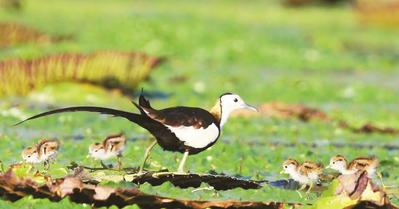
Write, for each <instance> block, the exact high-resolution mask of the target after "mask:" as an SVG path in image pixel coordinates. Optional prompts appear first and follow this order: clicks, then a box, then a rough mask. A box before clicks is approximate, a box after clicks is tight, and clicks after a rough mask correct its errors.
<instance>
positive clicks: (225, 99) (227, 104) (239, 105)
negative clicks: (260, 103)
mask: <svg viewBox="0 0 399 209" xmlns="http://www.w3.org/2000/svg"><path fill="white" fill-rule="evenodd" d="M219 102H220V108H221V118H220V127H221V128H222V127H223V125H224V124H225V123H226V122H227V119H228V118H229V116H230V113H232V112H233V111H234V110H238V109H250V110H253V111H257V110H256V108H255V107H253V106H251V105H248V104H246V103H245V102H244V100H242V99H241V97H240V96H239V95H237V94H233V93H225V94H222V95H221V96H220V98H219Z"/></svg>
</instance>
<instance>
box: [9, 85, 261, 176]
mask: <svg viewBox="0 0 399 209" xmlns="http://www.w3.org/2000/svg"><path fill="white" fill-rule="evenodd" d="M132 103H133V104H134V105H135V106H136V107H137V109H138V110H139V111H140V114H137V113H132V112H126V111H122V110H116V109H111V108H105V107H95V106H76V107H67V108H61V109H56V110H51V111H48V112H44V113H41V114H38V115H35V116H32V117H30V118H28V119H26V120H24V121H21V122H19V123H17V124H16V125H18V124H21V123H23V122H25V121H28V120H32V119H36V118H40V117H43V116H47V115H52V114H56V113H61V112H73V111H87V112H98V113H102V114H108V115H113V116H117V117H123V118H126V119H128V120H129V121H131V122H133V123H136V124H138V125H139V126H141V127H143V128H144V129H146V130H148V131H149V132H150V133H151V134H152V135H153V136H154V137H155V139H156V140H155V141H154V142H153V143H152V144H151V145H150V146H149V147H148V148H147V150H146V152H145V156H144V160H143V163H142V165H141V166H140V171H139V173H141V172H142V171H143V166H144V165H145V162H146V160H147V158H148V156H149V153H150V150H151V149H152V148H153V147H154V145H155V144H156V143H158V144H159V145H160V146H161V147H162V148H163V149H164V150H167V151H172V152H180V153H183V154H184V155H183V158H182V160H181V161H180V164H179V167H178V172H179V173H183V172H184V164H185V162H186V160H187V158H188V155H194V154H197V153H199V152H202V151H204V150H206V149H207V148H209V147H211V146H212V145H213V144H215V142H216V141H217V139H218V138H219V136H220V132H221V130H222V129H223V126H224V125H225V123H226V122H227V119H228V118H229V116H230V113H231V112H233V111H234V110H237V109H243V108H245V109H251V110H254V111H256V108H254V107H252V106H250V105H248V104H246V103H245V102H244V101H243V100H242V99H241V97H240V96H239V95H237V94H233V93H225V94H222V95H221V96H220V97H219V99H218V100H217V102H216V104H215V105H214V107H213V108H212V109H211V110H210V111H207V110H204V109H201V108H197V107H184V106H177V107H170V108H166V109H161V110H156V109H154V108H152V107H151V104H150V102H149V101H148V100H147V99H146V98H145V97H144V96H143V94H141V95H140V97H139V103H138V104H137V103H135V102H133V101H132Z"/></svg>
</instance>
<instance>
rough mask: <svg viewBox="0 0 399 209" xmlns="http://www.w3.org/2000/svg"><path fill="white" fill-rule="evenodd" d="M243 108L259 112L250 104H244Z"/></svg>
mask: <svg viewBox="0 0 399 209" xmlns="http://www.w3.org/2000/svg"><path fill="white" fill-rule="evenodd" d="M242 108H244V109H249V110H253V111H255V112H258V109H257V108H256V107H254V106H252V105H249V104H244V105H243V106H242Z"/></svg>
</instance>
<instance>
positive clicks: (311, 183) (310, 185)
mask: <svg viewBox="0 0 399 209" xmlns="http://www.w3.org/2000/svg"><path fill="white" fill-rule="evenodd" d="M312 188H313V181H311V182H310V184H309V189H308V190H307V191H306V194H308V193H309V192H310V190H311V189H312Z"/></svg>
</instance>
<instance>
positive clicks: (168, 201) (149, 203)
mask: <svg viewBox="0 0 399 209" xmlns="http://www.w3.org/2000/svg"><path fill="white" fill-rule="evenodd" d="M0 195H1V196H2V197H3V198H4V199H8V200H11V201H16V200H19V199H21V198H23V197H26V196H29V195H31V196H33V197H34V198H48V199H49V200H51V201H55V202H58V201H61V200H62V199H63V198H65V197H69V199H70V200H71V201H72V202H76V203H86V204H90V205H92V206H94V207H102V206H106V207H109V206H111V205H115V206H117V207H120V208H121V207H125V206H127V205H133V204H135V205H138V206H139V207H140V208H187V209H189V208H194V209H199V208H220V209H223V208H235V209H239V208H247V209H251V208H265V209H268V208H270V209H272V208H273V209H274V208H283V207H284V204H283V203H278V202H249V201H248V202H245V201H244V202H241V201H237V200H223V201H196V200H178V199H174V198H167V197H161V196H155V195H149V194H145V193H143V192H141V191H139V190H138V189H136V188H131V189H118V188H112V187H105V186H100V185H94V184H88V183H83V182H82V181H81V180H80V179H79V178H77V177H66V178H64V179H57V180H54V181H51V180H50V181H48V182H46V183H45V184H43V185H39V184H37V183H35V182H33V181H31V180H30V179H29V178H19V177H17V176H16V175H15V174H14V173H13V172H12V171H11V170H10V171H8V172H7V173H5V174H3V175H0ZM292 205H295V204H292Z"/></svg>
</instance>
